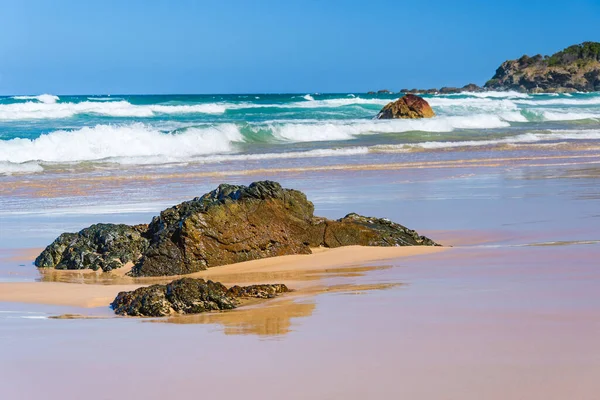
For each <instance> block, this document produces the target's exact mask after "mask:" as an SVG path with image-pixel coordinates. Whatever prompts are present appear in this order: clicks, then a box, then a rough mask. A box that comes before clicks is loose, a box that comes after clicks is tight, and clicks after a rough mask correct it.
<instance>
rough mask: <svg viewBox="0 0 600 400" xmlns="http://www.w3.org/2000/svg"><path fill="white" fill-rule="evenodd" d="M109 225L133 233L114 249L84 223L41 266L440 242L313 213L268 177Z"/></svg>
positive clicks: (366, 221)
mask: <svg viewBox="0 0 600 400" xmlns="http://www.w3.org/2000/svg"><path fill="white" fill-rule="evenodd" d="M95 227H97V225H94V226H92V227H90V228H88V230H93V229H96V228H95ZM111 227H113V228H112V229H113V230H112V231H114V230H115V229H116V228H115V227H118V229H121V230H124V232H128V234H129V236H126V237H127V238H128V239H127V240H125V241H123V240H122V237H121V236H119V238H121V239H119V240H113V241H112V242H111V243H113V244H114V246H115V247H114V248H112V247H111V245H110V243H107V241H106V240H104V241H101V240H98V239H94V240H91V241H90V239H88V236H89V234H87V233H85V234H84V232H87V231H88V230H85V229H84V230H83V231H82V232H80V233H79V234H63V235H61V237H59V238H58V239H57V240H56V241H55V243H53V244H52V245H50V246H48V248H47V249H46V250H44V252H43V253H42V255H40V257H38V260H40V261H39V262H37V261H36V265H38V266H39V267H55V268H56V267H57V266H58V268H62V269H80V268H91V269H98V268H102V269H104V270H110V269H111V268H116V267H119V266H121V265H123V264H124V263H126V262H128V261H132V260H133V261H134V262H135V265H134V266H133V268H132V270H131V272H130V274H131V275H133V276H165V275H182V274H188V273H192V272H197V271H201V270H204V269H207V268H211V267H216V266H219V265H224V264H232V263H236V262H241V261H248V260H256V259H260V258H266V257H274V256H281V255H290V254H310V253H311V247H318V246H325V247H339V246H348V245H362V246H419V245H421V246H435V245H437V243H435V242H433V241H432V240H431V239H429V238H426V237H424V236H420V235H419V234H418V233H416V232H415V231H413V230H410V229H408V228H406V227H404V226H402V225H399V224H395V223H393V222H391V221H389V220H386V219H378V218H371V217H363V216H360V215H357V214H349V215H347V216H346V217H344V218H341V219H339V220H329V219H326V218H320V217H315V216H314V206H313V204H312V203H311V202H310V201H308V199H307V198H306V195H304V193H302V192H299V191H297V190H292V189H284V188H282V187H281V185H280V184H279V183H277V182H271V181H261V182H254V183H252V184H251V185H250V186H237V185H228V184H222V185H220V186H219V187H218V188H217V189H215V190H213V191H212V192H210V193H207V194H205V195H204V196H202V197H198V198H195V199H193V200H190V201H186V202H183V203H181V204H178V205H176V206H174V207H171V208H168V209H166V210H164V211H162V212H161V213H160V215H159V216H157V217H154V219H153V220H152V222H151V223H150V224H149V225H148V226H147V229H146V230H143V229H141V228H139V227H135V228H134V227H127V226H126V225H123V226H121V225H119V226H111ZM112 231H111V232H112ZM82 238H85V240H83V239H82ZM98 242H101V243H102V246H100V245H99V244H98ZM80 260H84V261H80ZM115 260H116V261H115ZM117 261H118V262H117Z"/></svg>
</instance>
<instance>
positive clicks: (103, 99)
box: [87, 97, 123, 101]
mask: <svg viewBox="0 0 600 400" xmlns="http://www.w3.org/2000/svg"><path fill="white" fill-rule="evenodd" d="M87 99H88V100H90V101H118V100H123V99H122V98H120V97H88V98H87Z"/></svg>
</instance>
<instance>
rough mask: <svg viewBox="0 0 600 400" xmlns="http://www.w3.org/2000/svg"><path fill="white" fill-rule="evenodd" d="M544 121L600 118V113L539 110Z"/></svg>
mask: <svg viewBox="0 0 600 400" xmlns="http://www.w3.org/2000/svg"><path fill="white" fill-rule="evenodd" d="M541 113H542V117H543V118H544V120H546V121H578V120H584V119H600V113H597V114H594V113H585V112H565V111H541Z"/></svg>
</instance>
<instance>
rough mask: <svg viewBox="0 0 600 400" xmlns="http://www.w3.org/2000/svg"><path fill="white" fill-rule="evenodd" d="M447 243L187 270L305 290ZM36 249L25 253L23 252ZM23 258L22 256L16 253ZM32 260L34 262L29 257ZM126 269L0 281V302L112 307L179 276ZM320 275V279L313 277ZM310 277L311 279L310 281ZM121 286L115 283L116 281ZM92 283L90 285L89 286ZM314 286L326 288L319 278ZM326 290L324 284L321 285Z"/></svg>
mask: <svg viewBox="0 0 600 400" xmlns="http://www.w3.org/2000/svg"><path fill="white" fill-rule="evenodd" d="M444 250H445V248H443V247H381V248H375V247H361V246H348V247H341V248H337V249H324V248H320V249H319V248H317V249H313V252H314V254H310V255H291V256H280V257H272V258H267V259H262V260H254V261H247V262H242V263H236V264H230V265H225V266H221V267H218V268H217V267H215V268H211V269H208V270H206V271H202V272H198V273H194V274H189V275H187V276H189V277H193V278H203V279H206V280H208V279H210V280H213V281H217V282H221V283H224V284H227V285H236V284H242V285H247V284H256V283H285V284H287V285H289V286H290V288H292V289H294V290H296V291H298V290H299V291H300V292H302V289H305V290H306V289H307V288H311V286H312V287H313V291H312V292H313V293H316V292H318V290H317V291H315V290H314V286H315V282H314V280H315V279H316V280H317V281H318V279H317V278H318V276H319V275H318V274H320V273H321V274H322V273H323V272H329V273H333V274H335V273H339V274H346V273H352V272H357V271H356V268H352V267H353V266H354V267H359V266H362V265H364V264H365V263H371V262H375V261H381V260H386V259H396V258H404V257H411V256H418V255H423V254H434V253H437V252H440V251H444ZM32 253H35V250H29V251H24V252H22V253H21V257H22V256H23V255H27V254H32ZM14 257H17V258H18V259H19V261H24V260H23V259H22V258H21V257H19V256H14ZM29 261H30V262H31V260H29ZM125 272H127V271H125V270H123V271H119V270H117V271H116V273H96V272H93V271H87V272H86V271H83V272H81V271H43V272H42V276H41V280H42V281H41V282H11V283H6V282H5V283H2V282H0V302H2V301H4V302H20V303H35V304H49V305H63V306H75V307H108V305H109V304H110V303H111V302H112V301H113V300H114V298H115V297H116V295H117V294H118V293H119V292H121V291H130V290H135V289H137V288H138V287H141V286H144V285H148V284H152V283H159V282H160V283H162V282H170V281H172V280H174V279H176V278H177V277H176V276H170V277H162V278H129V277H127V276H125V275H124V274H125ZM315 276H316V278H315ZM311 277H313V278H312V279H311ZM115 280H116V281H117V282H118V283H117V284H114V281H115ZM85 283H88V284H85ZM316 285H320V286H322V284H319V283H318V282H317V284H316ZM321 290H322V291H324V290H326V288H322V289H321Z"/></svg>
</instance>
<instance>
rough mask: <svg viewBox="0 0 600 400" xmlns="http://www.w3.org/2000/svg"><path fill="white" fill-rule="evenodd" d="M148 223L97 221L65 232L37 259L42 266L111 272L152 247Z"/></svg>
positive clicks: (135, 259) (37, 263)
mask: <svg viewBox="0 0 600 400" xmlns="http://www.w3.org/2000/svg"><path fill="white" fill-rule="evenodd" d="M147 228H148V226H147V225H136V226H129V225H124V224H118V225H115V224H95V225H92V226H90V227H89V228H85V229H83V230H81V231H80V232H79V233H63V234H62V235H60V236H59V237H58V238H57V239H56V240H55V241H54V242H52V244H50V245H49V246H48V247H46V249H45V250H44V251H42V253H41V254H40V255H39V256H38V257H37V258H36V259H35V265H36V266H37V267H40V268H56V269H93V270H98V269H102V270H103V271H110V270H112V269H115V268H120V267H122V266H123V265H125V264H126V263H128V262H135V261H137V260H138V258H140V256H141V255H142V253H143V252H144V251H145V250H146V248H147V247H148V244H149V241H148V239H146V238H145V237H144V236H143V233H144V232H145V231H146V230H147Z"/></svg>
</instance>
